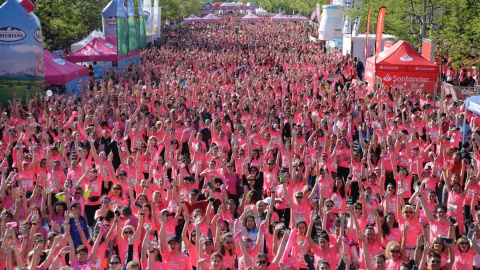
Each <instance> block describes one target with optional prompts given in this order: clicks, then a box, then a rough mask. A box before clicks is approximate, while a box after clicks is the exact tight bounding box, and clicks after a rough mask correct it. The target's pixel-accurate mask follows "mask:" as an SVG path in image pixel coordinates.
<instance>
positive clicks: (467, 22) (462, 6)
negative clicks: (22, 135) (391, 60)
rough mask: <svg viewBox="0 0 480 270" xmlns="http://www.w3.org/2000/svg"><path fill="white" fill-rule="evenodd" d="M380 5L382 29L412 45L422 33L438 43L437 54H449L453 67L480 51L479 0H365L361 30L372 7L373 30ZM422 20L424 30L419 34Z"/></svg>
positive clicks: (364, 27)
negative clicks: (383, 9)
mask: <svg viewBox="0 0 480 270" xmlns="http://www.w3.org/2000/svg"><path fill="white" fill-rule="evenodd" d="M424 2H425V12H424V7H423V5H424ZM382 6H385V7H386V8H387V13H386V16H385V28H384V33H388V34H392V35H395V36H397V37H399V39H402V40H406V41H407V42H408V43H409V44H411V45H413V46H414V47H415V48H418V47H419V46H420V44H421V41H422V38H423V37H425V38H428V39H430V40H433V41H434V42H435V43H436V44H438V45H439V46H438V47H437V50H436V55H437V56H450V58H451V61H452V64H453V66H454V67H455V68H462V67H466V66H469V65H471V64H473V63H474V62H475V61H474V59H473V58H474V57H475V56H478V55H480V17H479V16H478V13H479V12H480V1H478V0H365V1H364V4H363V13H362V16H361V18H362V20H361V21H362V22H363V23H361V25H360V31H361V32H365V31H366V18H367V12H368V9H369V8H371V10H372V14H371V22H370V27H371V29H370V33H374V31H375V29H376V23H377V14H378V10H379V9H380V8H381V7H382ZM423 24H425V29H426V31H425V33H424V34H423V35H422V34H421V28H422V26H423ZM372 31H373V32H372Z"/></svg>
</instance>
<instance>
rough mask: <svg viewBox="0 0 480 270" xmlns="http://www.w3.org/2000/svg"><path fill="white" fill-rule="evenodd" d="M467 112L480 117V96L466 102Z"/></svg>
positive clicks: (469, 98)
mask: <svg viewBox="0 0 480 270" xmlns="http://www.w3.org/2000/svg"><path fill="white" fill-rule="evenodd" d="M465 110H469V111H471V112H473V113H476V114H478V115H480V96H474V97H468V98H467V99H466V100H465Z"/></svg>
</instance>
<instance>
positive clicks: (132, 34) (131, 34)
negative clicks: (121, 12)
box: [127, 0, 138, 52]
mask: <svg viewBox="0 0 480 270" xmlns="http://www.w3.org/2000/svg"><path fill="white" fill-rule="evenodd" d="M127 30H128V50H129V51H130V52H136V51H138V33H137V22H136V21H135V7H134V6H133V0H127Z"/></svg>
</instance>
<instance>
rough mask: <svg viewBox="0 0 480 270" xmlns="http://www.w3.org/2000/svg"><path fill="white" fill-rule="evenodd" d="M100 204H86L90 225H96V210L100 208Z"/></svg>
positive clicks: (86, 213) (86, 214) (86, 215)
mask: <svg viewBox="0 0 480 270" xmlns="http://www.w3.org/2000/svg"><path fill="white" fill-rule="evenodd" d="M100 206H101V205H100V204H99V205H85V217H86V218H87V224H88V227H93V225H95V212H96V211H97V210H98V209H100Z"/></svg>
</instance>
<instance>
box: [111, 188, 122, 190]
mask: <svg viewBox="0 0 480 270" xmlns="http://www.w3.org/2000/svg"><path fill="white" fill-rule="evenodd" d="M113 190H122V189H121V188H118V187H114V188H113Z"/></svg>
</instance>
